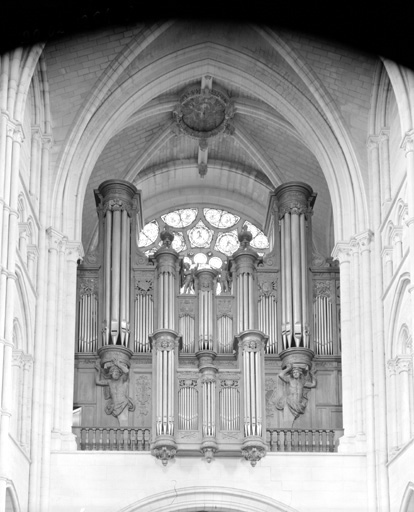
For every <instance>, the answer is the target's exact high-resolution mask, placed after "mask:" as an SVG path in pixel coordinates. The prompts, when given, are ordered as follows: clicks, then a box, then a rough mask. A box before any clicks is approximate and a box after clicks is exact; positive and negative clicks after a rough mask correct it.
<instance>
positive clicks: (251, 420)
mask: <svg viewBox="0 0 414 512" xmlns="http://www.w3.org/2000/svg"><path fill="white" fill-rule="evenodd" d="M236 340H237V344H238V358H239V361H240V364H241V368H242V375H243V383H244V397H243V411H244V428H243V430H244V442H243V445H242V454H243V456H244V457H245V459H246V460H248V461H250V463H251V465H252V466H255V465H256V463H257V461H259V460H260V459H261V458H262V457H264V455H265V454H266V425H265V422H266V414H265V411H266V409H265V396H264V395H265V393H264V389H265V387H264V353H265V348H266V343H267V341H268V336H266V335H264V334H263V333H262V332H260V331H256V330H245V331H244V332H242V333H241V334H239V335H237V336H236Z"/></svg>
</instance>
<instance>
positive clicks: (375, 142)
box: [367, 135, 380, 150]
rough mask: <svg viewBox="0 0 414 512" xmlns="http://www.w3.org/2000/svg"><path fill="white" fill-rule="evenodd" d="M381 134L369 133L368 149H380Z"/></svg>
mask: <svg viewBox="0 0 414 512" xmlns="http://www.w3.org/2000/svg"><path fill="white" fill-rule="evenodd" d="M379 143H380V135H368V137H367V148H368V149H370V150H371V149H379Z"/></svg>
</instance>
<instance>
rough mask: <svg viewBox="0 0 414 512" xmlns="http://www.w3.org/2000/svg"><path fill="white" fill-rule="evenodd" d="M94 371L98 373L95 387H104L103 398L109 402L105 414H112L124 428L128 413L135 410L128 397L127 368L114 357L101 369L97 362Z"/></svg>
mask: <svg viewBox="0 0 414 512" xmlns="http://www.w3.org/2000/svg"><path fill="white" fill-rule="evenodd" d="M95 369H96V370H97V372H98V374H97V375H96V380H95V382H96V385H97V386H106V388H105V390H104V396H105V399H106V400H109V402H108V404H107V405H106V407H105V412H106V414H112V416H115V418H118V420H119V424H120V425H121V426H126V425H127V424H128V411H134V410H135V405H134V404H133V402H132V400H131V398H130V397H129V396H128V391H129V386H128V374H129V368H128V366H127V365H126V364H125V363H122V362H121V361H119V360H118V359H117V358H115V357H114V358H113V359H112V360H111V361H107V362H106V363H105V364H104V366H103V368H102V367H101V365H100V361H99V360H98V361H97V362H96V365H95Z"/></svg>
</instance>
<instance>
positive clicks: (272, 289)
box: [257, 272, 277, 300]
mask: <svg viewBox="0 0 414 512" xmlns="http://www.w3.org/2000/svg"><path fill="white" fill-rule="evenodd" d="M257 286H258V288H259V300H260V299H261V298H262V297H269V296H272V297H277V274H275V273H273V272H272V273H259V274H258V275H257Z"/></svg>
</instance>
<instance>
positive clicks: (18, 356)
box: [12, 350, 23, 367]
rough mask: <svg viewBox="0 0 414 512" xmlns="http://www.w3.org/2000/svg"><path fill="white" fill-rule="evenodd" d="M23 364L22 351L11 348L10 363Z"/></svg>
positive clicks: (14, 364)
mask: <svg viewBox="0 0 414 512" xmlns="http://www.w3.org/2000/svg"><path fill="white" fill-rule="evenodd" d="M22 364H23V351H22V350H13V353H12V365H13V366H19V367H21V366H22Z"/></svg>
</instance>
